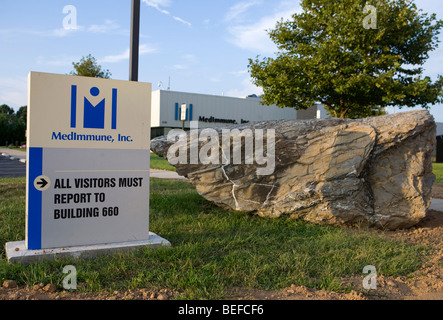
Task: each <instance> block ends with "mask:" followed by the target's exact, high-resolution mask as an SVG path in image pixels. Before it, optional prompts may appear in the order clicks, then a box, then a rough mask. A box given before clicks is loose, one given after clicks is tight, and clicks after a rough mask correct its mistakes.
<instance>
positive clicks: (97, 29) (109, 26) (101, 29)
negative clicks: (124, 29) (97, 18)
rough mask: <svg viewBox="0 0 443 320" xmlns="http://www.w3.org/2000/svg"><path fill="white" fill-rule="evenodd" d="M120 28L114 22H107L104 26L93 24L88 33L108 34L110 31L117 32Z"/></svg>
mask: <svg viewBox="0 0 443 320" xmlns="http://www.w3.org/2000/svg"><path fill="white" fill-rule="evenodd" d="M119 28H120V26H119V25H118V24H116V23H115V22H114V21H112V20H105V23H104V24H93V25H91V26H89V27H88V29H87V31H88V32H91V33H107V32H109V31H113V30H117V29H119Z"/></svg>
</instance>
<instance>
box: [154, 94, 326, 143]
mask: <svg viewBox="0 0 443 320" xmlns="http://www.w3.org/2000/svg"><path fill="white" fill-rule="evenodd" d="M261 101H262V100H261V99H260V98H259V97H257V96H255V95H252V96H248V97H246V98H234V97H225V96H217V95H209V94H197V93H187V92H177V91H170V90H157V91H154V92H152V103H151V138H155V137H158V136H161V135H165V134H167V133H168V132H169V131H170V130H171V129H181V128H183V127H184V128H185V130H186V129H189V128H190V122H191V121H198V122H199V123H198V125H199V128H208V127H218V126H222V125H223V124H241V123H247V122H254V121H263V120H296V119H299V120H304V119H314V118H316V117H318V116H317V114H318V113H321V112H322V111H321V110H323V108H321V106H320V105H314V106H312V107H311V108H309V109H307V110H295V109H294V108H279V107H277V106H276V105H270V106H266V105H262V104H261ZM182 105H186V109H185V111H184V113H183V117H184V118H185V120H184V121H182V120H181V116H182V111H181V107H182ZM319 107H320V108H319Z"/></svg>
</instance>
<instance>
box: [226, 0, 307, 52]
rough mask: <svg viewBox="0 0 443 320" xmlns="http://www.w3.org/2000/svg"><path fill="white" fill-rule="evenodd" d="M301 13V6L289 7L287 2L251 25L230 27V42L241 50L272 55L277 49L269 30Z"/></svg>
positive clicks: (293, 5) (292, 5)
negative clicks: (279, 22) (281, 21)
mask: <svg viewBox="0 0 443 320" xmlns="http://www.w3.org/2000/svg"><path fill="white" fill-rule="evenodd" d="M296 12H300V5H299V4H293V3H292V4H291V5H288V4H287V3H285V2H282V3H280V5H279V6H277V10H276V12H275V13H273V14H271V15H268V16H264V17H262V18H260V19H258V21H255V22H253V23H250V24H245V23H243V24H236V25H230V26H229V27H228V32H229V34H230V38H229V41H230V42H231V43H233V44H234V45H236V46H237V47H239V48H242V49H247V50H251V51H254V52H257V53H259V54H272V53H274V52H275V51H276V49H277V47H276V45H275V44H274V43H273V42H272V40H271V39H270V38H269V35H268V32H267V30H271V29H273V28H274V27H275V25H276V24H277V22H278V21H280V20H281V19H282V18H283V20H288V19H290V18H291V16H292V15H293V14H294V13H296Z"/></svg>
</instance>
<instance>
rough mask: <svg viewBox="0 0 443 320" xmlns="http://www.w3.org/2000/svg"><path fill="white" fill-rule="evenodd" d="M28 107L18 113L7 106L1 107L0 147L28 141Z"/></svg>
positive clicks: (22, 108)
mask: <svg viewBox="0 0 443 320" xmlns="http://www.w3.org/2000/svg"><path fill="white" fill-rule="evenodd" d="M25 133H26V107H21V108H20V109H19V111H17V113H15V112H14V109H12V108H11V107H9V106H8V105H6V104H3V105H1V106H0V145H6V144H15V143H20V144H21V143H22V142H24V141H25V140H26V137H25Z"/></svg>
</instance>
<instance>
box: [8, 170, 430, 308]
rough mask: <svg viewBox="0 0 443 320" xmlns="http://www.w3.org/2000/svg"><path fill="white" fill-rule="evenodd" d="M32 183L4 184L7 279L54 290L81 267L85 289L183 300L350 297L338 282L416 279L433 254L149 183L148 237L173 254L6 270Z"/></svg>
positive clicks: (183, 186)
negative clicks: (318, 292) (287, 294)
mask: <svg viewBox="0 0 443 320" xmlns="http://www.w3.org/2000/svg"><path fill="white" fill-rule="evenodd" d="M24 215H25V179H24V178H13V179H0V282H3V281H4V280H5V279H12V280H15V281H16V282H17V283H19V284H20V285H23V284H27V285H30V286H32V285H34V284H37V283H40V282H43V283H45V284H47V283H54V284H56V285H57V286H58V287H59V288H60V289H62V281H63V278H64V277H65V276H66V274H63V272H62V270H63V267H64V266H65V265H68V264H72V265H74V266H75V267H76V269H77V276H78V279H77V285H78V291H79V292H93V291H98V290H106V291H109V292H113V291H114V290H128V289H136V288H148V289H162V288H169V289H173V290H177V291H179V292H181V295H180V296H179V297H178V298H182V299H222V298H223V297H225V295H226V292H227V289H229V288H232V287H242V288H258V289H281V288H284V287H287V286H290V285H291V284H296V285H304V286H307V287H315V288H321V289H327V290H335V291H344V292H346V291H350V290H351V288H350V287H343V285H342V284H341V282H340V278H341V277H344V276H347V275H351V274H355V275H361V276H362V279H363V277H364V276H365V275H364V274H362V270H363V267H364V266H365V265H369V264H371V265H374V266H375V267H376V268H377V274H381V275H385V276H394V277H395V276H399V275H408V274H410V273H412V272H413V271H415V270H417V269H418V268H419V267H420V266H421V264H422V263H423V261H424V259H426V258H425V257H426V256H427V253H428V249H426V248H424V247H419V246H411V245H407V244H405V243H403V242H398V241H393V240H388V239H385V238H382V237H381V236H378V235H376V234H375V233H372V232H366V231H363V230H360V231H358V232H357V231H352V230H349V229H347V228H338V227H331V226H319V225H314V224H310V223H306V222H304V221H294V220H290V219H286V218H280V219H266V218H260V217H257V216H252V215H248V214H243V213H237V212H233V211H227V210H224V209H221V208H219V207H217V206H215V205H214V204H212V203H210V202H208V201H206V200H205V199H204V198H202V197H201V196H200V195H198V193H197V192H196V191H195V188H194V187H193V186H192V185H190V184H189V183H187V182H184V181H173V180H159V179H151V196H150V231H153V232H155V233H157V234H158V235H160V236H162V237H164V238H166V239H168V240H169V241H170V242H171V243H172V247H170V248H160V249H156V250H151V249H141V250H138V251H136V252H133V253H117V254H113V255H108V256H102V257H97V258H95V259H91V260H74V259H61V260H56V261H53V262H45V263H36V264H32V265H27V266H22V265H20V264H8V263H7V261H6V259H5V252H4V244H5V242H8V241H15V240H24V238H25V221H24V220H25V218H24Z"/></svg>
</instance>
